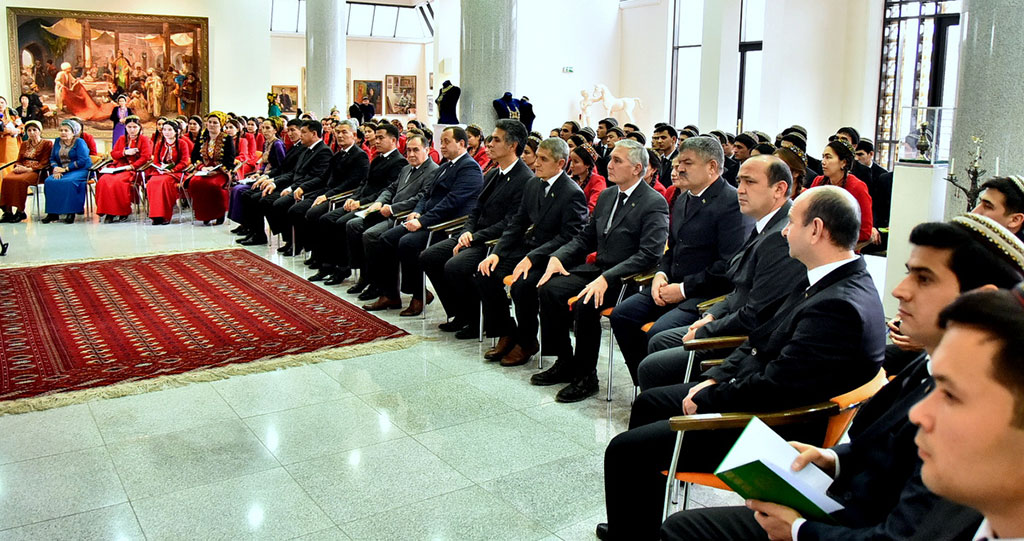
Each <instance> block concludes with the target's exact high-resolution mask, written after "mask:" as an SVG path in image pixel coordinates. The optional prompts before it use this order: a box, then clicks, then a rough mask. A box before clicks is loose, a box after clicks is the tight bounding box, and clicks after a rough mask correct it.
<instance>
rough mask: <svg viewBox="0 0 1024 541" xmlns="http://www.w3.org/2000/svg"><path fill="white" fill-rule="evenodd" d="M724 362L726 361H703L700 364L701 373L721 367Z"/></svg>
mask: <svg viewBox="0 0 1024 541" xmlns="http://www.w3.org/2000/svg"><path fill="white" fill-rule="evenodd" d="M723 361H725V359H714V360H710V361H701V362H700V371H701V372H707V371H708V370H711V369H712V368H714V367H716V366H721V364H722V362H723Z"/></svg>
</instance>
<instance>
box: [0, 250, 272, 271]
mask: <svg viewBox="0 0 1024 541" xmlns="http://www.w3.org/2000/svg"><path fill="white" fill-rule="evenodd" d="M224 250H245V248H239V247H237V246H221V247H219V248H198V249H195V250H172V251H167V252H160V251H156V252H144V253H141V254H121V255H111V256H104V257H87V258H83V259H54V260H49V259H48V260H45V261H23V262H21V263H9V264H8V263H5V264H4V265H3V266H2V267H0V268H4V269H15V268H22V267H49V266H50V265H68V264H74V263H93V262H96V261H111V260H114V259H122V260H127V259H140V258H143V257H153V256H158V255H186V254H201V253H205V252H220V251H224ZM271 263H273V261H271Z"/></svg>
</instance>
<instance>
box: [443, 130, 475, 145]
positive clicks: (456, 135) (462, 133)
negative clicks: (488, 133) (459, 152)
mask: <svg viewBox="0 0 1024 541" xmlns="http://www.w3.org/2000/svg"><path fill="white" fill-rule="evenodd" d="M444 131H450V132H452V138H453V139H455V142H456V143H458V142H459V141H461V142H462V143H464V144H465V145H466V146H469V135H467V134H466V130H464V129H462V128H460V127H459V126H448V127H447V128H445V129H444ZM444 131H443V132H441V133H442V134H443V133H444Z"/></svg>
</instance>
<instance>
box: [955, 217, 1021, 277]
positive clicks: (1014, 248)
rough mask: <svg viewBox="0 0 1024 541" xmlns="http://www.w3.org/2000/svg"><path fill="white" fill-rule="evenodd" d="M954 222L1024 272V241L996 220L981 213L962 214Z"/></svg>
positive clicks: (1018, 270) (1017, 269) (1016, 268)
mask: <svg viewBox="0 0 1024 541" xmlns="http://www.w3.org/2000/svg"><path fill="white" fill-rule="evenodd" d="M952 222H953V223H954V224H956V225H959V226H960V227H963V228H964V229H966V230H967V231H968V232H970V233H971V234H972V235H974V236H975V237H976V238H977V239H978V240H980V241H982V242H983V243H984V244H985V246H986V247H987V248H989V249H990V250H992V251H993V253H995V254H996V255H998V256H999V257H1000V258H1001V259H1003V260H1004V261H1006V262H1007V263H1009V264H1011V265H1013V268H1014V269H1015V270H1016V271H1017V272H1020V273H1021V274H1024V242H1021V241H1020V239H1018V238H1017V236H1016V235H1014V234H1013V233H1011V232H1010V230H1009V229H1006V228H1005V227H1003V226H1002V225H1000V224H999V223H998V222H996V221H995V220H993V219H991V218H989V217H987V216H982V215H980V214H961V215H960V216H957V217H956V218H953V220H952Z"/></svg>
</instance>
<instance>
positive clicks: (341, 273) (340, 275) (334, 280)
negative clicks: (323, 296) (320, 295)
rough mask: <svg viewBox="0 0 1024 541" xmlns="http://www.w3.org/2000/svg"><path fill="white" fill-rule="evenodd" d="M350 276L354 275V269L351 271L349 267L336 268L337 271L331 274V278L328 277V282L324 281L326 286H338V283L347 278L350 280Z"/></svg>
mask: <svg viewBox="0 0 1024 541" xmlns="http://www.w3.org/2000/svg"><path fill="white" fill-rule="evenodd" d="M349 276H352V271H350V270H348V269H341V270H336V271H334V273H332V274H331V277H330V279H328V280H327V281H326V282H324V285H325V286H336V285H338V284H340V283H342V282H344V281H345V280H348V277H349Z"/></svg>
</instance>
